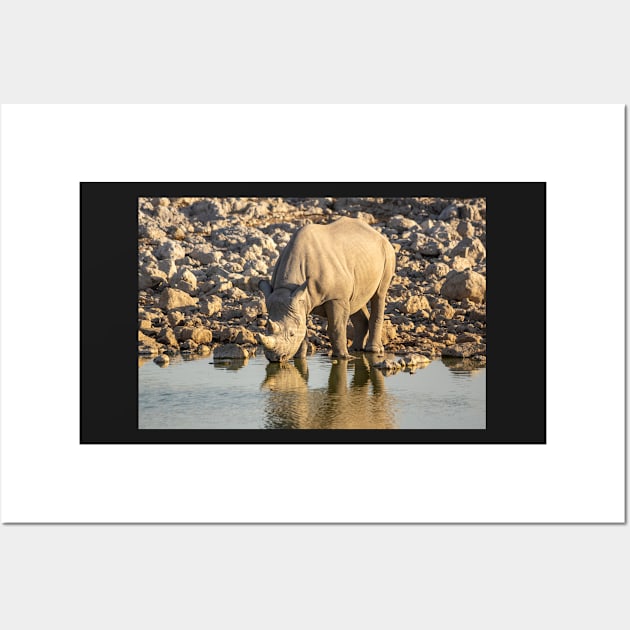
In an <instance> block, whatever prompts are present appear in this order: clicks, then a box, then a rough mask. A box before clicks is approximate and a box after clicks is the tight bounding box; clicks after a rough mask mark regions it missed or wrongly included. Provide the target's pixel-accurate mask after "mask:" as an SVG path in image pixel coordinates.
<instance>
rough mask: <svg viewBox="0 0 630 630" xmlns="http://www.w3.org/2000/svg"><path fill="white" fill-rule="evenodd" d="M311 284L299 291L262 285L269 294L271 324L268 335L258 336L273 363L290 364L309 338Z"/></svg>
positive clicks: (261, 283) (266, 293)
mask: <svg viewBox="0 0 630 630" xmlns="http://www.w3.org/2000/svg"><path fill="white" fill-rule="evenodd" d="M307 287H308V282H305V283H304V284H303V285H301V286H298V287H297V288H295V289H289V288H285V287H278V288H276V289H273V288H272V286H271V285H270V284H269V282H267V281H266V280H261V281H260V282H259V283H258V288H259V289H260V290H261V291H262V292H263V293H264V294H265V300H266V302H267V312H268V313H269V320H268V322H267V332H268V333H269V334H267V335H262V334H258V341H259V342H260V343H261V344H262V346H263V348H264V351H265V356H266V357H267V360H268V361H271V362H272V363H279V362H283V361H288V360H289V359H291V358H293V356H295V353H296V352H297V351H298V350H299V349H300V346H301V345H302V341H304V337H305V336H306V317H307V315H308V313H309V311H310V309H309V300H308V288H307Z"/></svg>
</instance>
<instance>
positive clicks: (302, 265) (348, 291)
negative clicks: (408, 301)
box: [258, 217, 396, 363]
mask: <svg viewBox="0 0 630 630" xmlns="http://www.w3.org/2000/svg"><path fill="white" fill-rule="evenodd" d="M395 268H396V253H395V251H394V248H393V247H392V245H391V243H390V242H389V241H388V240H387V238H385V236H383V235H382V234H380V233H379V232H377V231H376V230H375V229H374V228H372V227H371V226H370V225H368V224H367V223H365V222H364V221H362V220H361V219H351V218H348V217H342V218H340V219H337V220H336V221H333V222H332V223H329V224H325V225H321V224H308V225H305V226H304V227H302V228H300V229H299V230H297V231H296V232H295V233H294V234H293V235H292V236H291V239H290V240H289V242H288V243H287V245H286V247H285V248H284V250H283V251H282V253H281V254H280V257H279V258H278V261H277V263H276V265H275V267H274V270H273V274H272V277H271V283H270V282H268V281H267V280H261V281H260V282H259V283H258V288H259V289H260V290H261V291H262V292H263V293H264V295H265V301H266V304H267V312H268V314H269V320H268V323H267V332H268V333H269V334H267V335H265V334H259V335H258V341H259V342H260V343H261V344H262V346H263V348H264V352H265V356H266V357H267V360H268V361H270V362H273V363H275V362H284V361H288V360H290V359H291V358H293V357H294V356H297V357H299V358H303V357H305V356H306V353H307V341H306V320H307V316H308V315H309V313H313V314H315V315H318V316H319V317H324V318H326V319H327V320H328V336H329V339H330V343H331V345H332V354H333V356H335V357H339V358H342V359H348V358H350V355H349V353H348V341H347V338H346V329H347V326H348V319H350V320H351V321H352V326H353V328H354V335H353V340H352V347H351V348H350V349H351V350H352V351H365V352H377V353H382V352H383V344H382V340H381V334H382V328H383V319H384V312H385V296H386V294H387V290H388V289H389V286H390V284H391V281H392V278H393V277H394V271H395ZM368 303H369V305H370V310H369V311H368V308H367V305H368Z"/></svg>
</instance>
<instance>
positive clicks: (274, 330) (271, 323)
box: [269, 320, 280, 335]
mask: <svg viewBox="0 0 630 630" xmlns="http://www.w3.org/2000/svg"><path fill="white" fill-rule="evenodd" d="M269 326H271V332H272V333H273V334H274V335H277V334H278V333H279V332H280V326H279V325H278V324H276V322H274V321H272V320H269Z"/></svg>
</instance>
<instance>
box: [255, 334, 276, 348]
mask: <svg viewBox="0 0 630 630" xmlns="http://www.w3.org/2000/svg"><path fill="white" fill-rule="evenodd" d="M258 341H260V343H262V345H263V346H264V347H265V348H267V350H273V349H274V347H275V345H276V340H275V339H274V338H273V337H268V336H267V335H262V334H260V333H259V334H258Z"/></svg>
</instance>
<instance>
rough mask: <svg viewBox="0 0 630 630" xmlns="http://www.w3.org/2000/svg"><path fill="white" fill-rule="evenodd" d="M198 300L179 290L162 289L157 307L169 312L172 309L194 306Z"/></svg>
mask: <svg viewBox="0 0 630 630" xmlns="http://www.w3.org/2000/svg"><path fill="white" fill-rule="evenodd" d="M198 302H199V300H198V299H197V298H195V297H192V296H191V295H188V293H186V292H184V291H181V290H180V289H172V288H168V289H164V291H162V294H161V295H160V301H159V305H160V308H161V309H164V310H166V311H170V310H171V309H173V308H183V307H186V306H196V305H197V303H198Z"/></svg>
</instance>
